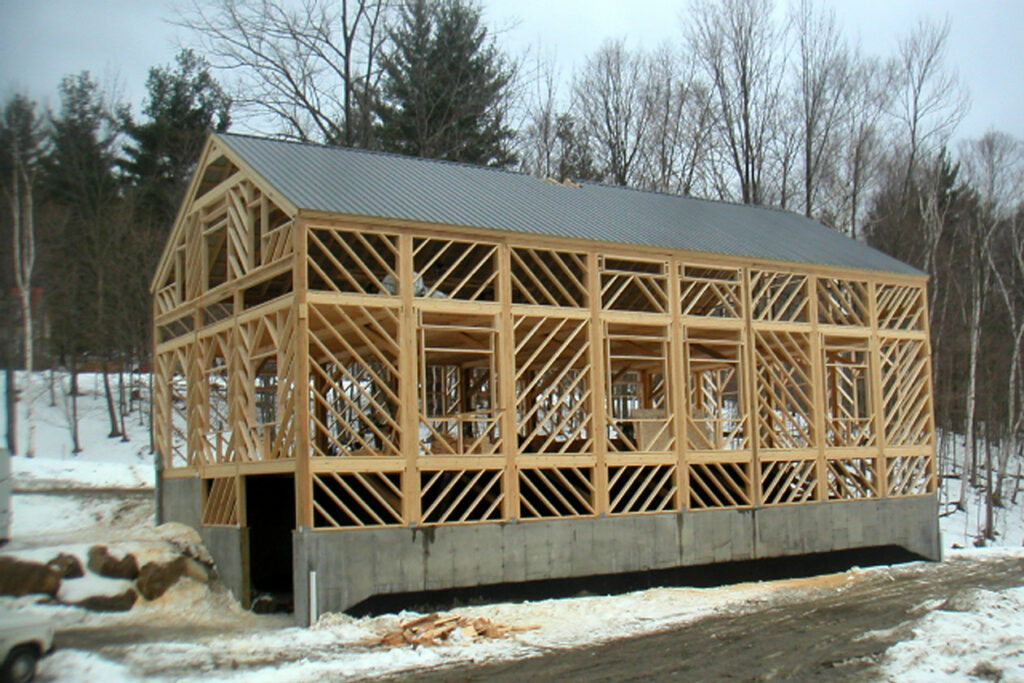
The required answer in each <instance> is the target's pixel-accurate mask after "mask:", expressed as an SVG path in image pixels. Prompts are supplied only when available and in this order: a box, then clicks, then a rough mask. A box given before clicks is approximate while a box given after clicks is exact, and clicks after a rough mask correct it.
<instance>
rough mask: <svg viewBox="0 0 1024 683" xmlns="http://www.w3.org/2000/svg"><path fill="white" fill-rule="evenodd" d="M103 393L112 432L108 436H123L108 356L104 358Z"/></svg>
mask: <svg viewBox="0 0 1024 683" xmlns="http://www.w3.org/2000/svg"><path fill="white" fill-rule="evenodd" d="M103 394H104V396H105V397H106V399H107V417H108V418H109V419H110V433H109V434H107V438H109V439H112V438H114V437H115V436H121V435H122V434H121V428H120V426H119V424H118V421H117V409H116V408H114V392H113V391H111V389H110V366H109V363H108V361H107V359H106V358H104V359H103Z"/></svg>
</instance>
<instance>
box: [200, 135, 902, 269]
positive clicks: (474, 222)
mask: <svg viewBox="0 0 1024 683" xmlns="http://www.w3.org/2000/svg"><path fill="white" fill-rule="evenodd" d="M218 137H219V138H220V140H221V141H222V142H224V143H225V144H226V145H227V146H228V147H229V148H230V149H232V150H233V151H234V152H236V153H237V154H238V155H239V156H241V157H242V158H243V159H244V160H245V161H246V163H248V164H249V165H250V166H251V167H252V168H253V170H255V171H256V172H257V173H258V174H260V175H261V176H262V177H263V179H264V180H265V181H266V182H268V183H269V184H270V185H271V186H273V187H274V188H275V189H276V190H277V191H278V192H280V193H281V194H283V195H284V196H285V197H286V198H287V199H288V200H289V201H291V202H292V203H293V204H295V206H297V207H298V208H300V209H309V210H313V211H325V212H335V213H343V214H353V215H360V216H375V217H381V218H399V219H407V220H414V221H425V222H429V223H442V224H449V225H465V226H474V227H482V228H494V229H498V230H511V231H513V232H523V233H535V234H542V235H556V236H559V237H575V238H579V239H588V240H607V241H610V242H621V243H625V244H638V245H644V246H653V247H667V248H670V249H689V250H693V251H704V252H711V253H716V254H731V255H736V256H748V257H752V258H764V259H780V260H784V261H795V262H798V263H814V264H822V265H833V266H846V267H851V268H864V269H868V270H880V271H888V272H895V273H908V274H921V272H920V271H918V270H917V269H916V268H913V267H911V266H908V265H907V264H905V263H902V262H901V261H898V260H896V259H894V258H892V257H891V256H888V255H886V254H883V253H882V252H880V251H877V250H875V249H872V248H871V247H868V246H867V245H864V244H861V243H860V242H857V241H855V240H852V239H850V238H848V237H845V236H843V235H840V234H839V233H837V232H835V231H834V230H831V229H829V228H827V227H826V226H824V225H822V224H821V223H818V222H817V221H814V220H811V219H809V218H805V217H804V216H800V215H798V214H795V213H791V212H789V211H778V210H775V209H765V208H759V207H752V206H745V205H741V204H729V203H726V202H716V201H709V200H704V199H694V198H691V197H677V196H673V195H666V194H657V193H654V192H644V191H639V190H632V189H628V188H622V187H616V186H610V185H602V184H598V183H584V184H583V185H582V187H578V188H576V187H568V186H564V185H556V184H552V183H549V182H545V181H544V180H540V179H538V178H534V177H532V176H528V175H525V174H522V173H515V172H512V171H503V170H500V169H494V168H485V167H480V166H470V165H467V164H459V163H452V162H445V161H435V160H428V159H417V158H413V157H403V156H399V155H394V154H382V153H379V152H368V151H364V150H354V149H348V148H344V147H325V146H321V145H314V144H303V143H295V142H284V141H280V140H270V139H266V138H258V137H250V136H244V135H233V134H222V135H219V136H218Z"/></svg>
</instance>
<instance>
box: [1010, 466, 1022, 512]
mask: <svg viewBox="0 0 1024 683" xmlns="http://www.w3.org/2000/svg"><path fill="white" fill-rule="evenodd" d="M1018 493H1020V460H1018V461H1017V476H1016V477H1014V478H1013V495H1012V496H1010V505H1016V504H1017V494H1018Z"/></svg>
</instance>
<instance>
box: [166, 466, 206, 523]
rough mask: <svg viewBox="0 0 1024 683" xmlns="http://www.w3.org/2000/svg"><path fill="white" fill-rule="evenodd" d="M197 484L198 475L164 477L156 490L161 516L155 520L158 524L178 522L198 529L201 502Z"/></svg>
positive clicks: (198, 483)
mask: <svg viewBox="0 0 1024 683" xmlns="http://www.w3.org/2000/svg"><path fill="white" fill-rule="evenodd" d="M199 486H200V482H199V478H198V477H187V478H184V479H164V480H163V481H162V482H161V485H160V488H159V491H158V495H159V496H160V509H161V510H162V511H163V515H162V517H163V518H162V519H158V520H157V521H158V522H159V523H160V524H163V523H164V522H180V523H181V524H185V525H186V526H190V527H192V528H193V529H198V528H199V521H200V519H201V517H200V509H199V508H200V505H201V503H202V498H201V497H200V495H199V493H200V490H199Z"/></svg>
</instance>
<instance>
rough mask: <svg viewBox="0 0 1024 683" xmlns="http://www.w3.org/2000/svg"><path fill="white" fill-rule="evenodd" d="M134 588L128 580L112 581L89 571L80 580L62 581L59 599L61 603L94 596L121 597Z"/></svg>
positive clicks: (58, 592)
mask: <svg viewBox="0 0 1024 683" xmlns="http://www.w3.org/2000/svg"><path fill="white" fill-rule="evenodd" d="M132 587H133V586H132V582H131V581H128V580H126V579H110V578H107V577H106V576H100V575H98V574H93V573H92V572H89V571H87V572H85V575H84V576H82V577H80V578H77V579H64V580H62V581H61V582H60V590H59V591H57V599H58V600H60V601H61V602H69V603H70V602H81V601H82V600H85V599H86V598H88V597H90V596H93V595H107V596H110V595H120V594H121V593H124V592H125V591H126V590H128V589H129V588H132Z"/></svg>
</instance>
